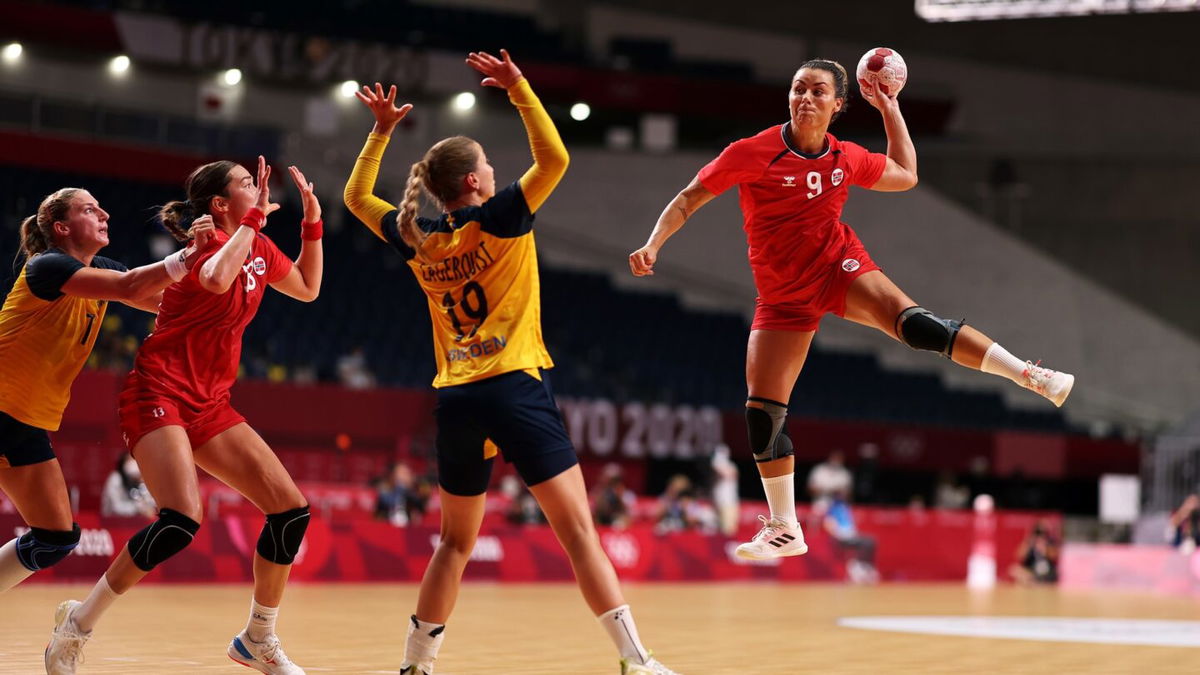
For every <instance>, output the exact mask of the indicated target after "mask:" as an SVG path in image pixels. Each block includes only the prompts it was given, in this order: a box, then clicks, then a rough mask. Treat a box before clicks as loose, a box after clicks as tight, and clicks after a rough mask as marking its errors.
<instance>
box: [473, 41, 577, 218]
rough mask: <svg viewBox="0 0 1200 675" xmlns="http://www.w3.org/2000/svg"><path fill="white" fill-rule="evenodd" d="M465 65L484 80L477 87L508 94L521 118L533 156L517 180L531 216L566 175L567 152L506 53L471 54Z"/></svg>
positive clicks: (543, 109)
mask: <svg viewBox="0 0 1200 675" xmlns="http://www.w3.org/2000/svg"><path fill="white" fill-rule="evenodd" d="M467 64H469V65H470V66H471V67H472V68H474V69H475V70H478V71H479V72H480V73H482V74H484V75H485V76H486V77H484V78H483V81H482V82H481V83H480V84H482V85H484V86H486V87H498V88H501V89H504V90H506V91H508V100H509V101H510V102H511V103H512V104H513V106H514V107H515V108H516V109H517V112H519V113H520V114H521V121H522V122H524V123H525V132H526V133H527V134H528V135H529V149H530V152H531V153H532V154H533V166H531V167H530V168H529V170H528V171H526V172H525V175H523V176H521V192H522V193H523V194H524V195H525V203H526V204H528V205H529V212H530V213H534V212H536V211H537V210H538V209H539V208H540V207H541V206H542V204H543V203H545V201H546V199H547V198H548V197H550V193H551V192H553V191H554V188H555V186H557V185H558V181H559V180H561V179H562V177H563V174H565V173H566V172H567V165H568V164H569V163H570V157H569V156H568V155H567V148H566V146H565V145H563V142H562V138H561V137H559V135H558V129H556V128H555V126H554V122H553V121H552V120H551V119H550V115H548V114H546V109H545V108H543V107H542V102H541V101H539V100H538V97H537V95H536V94H534V93H533V88H532V87H530V86H529V81H528V80H526V79H525V77H524V76H523V75H522V74H521V70H520V69H519V68H517V65H516V64H515V63H513V60H512V57H511V56H509V54H508V50H506V49H501V50H500V58H496V57H494V56H492V55H491V54H488V53H487V52H471V53H470V54H468V55H467Z"/></svg>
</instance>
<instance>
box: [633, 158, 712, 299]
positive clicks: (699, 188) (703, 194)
mask: <svg viewBox="0 0 1200 675" xmlns="http://www.w3.org/2000/svg"><path fill="white" fill-rule="evenodd" d="M715 196H716V195H714V194H713V193H711V192H709V191H708V188H706V187H704V185H703V184H701V183H700V177H699V176H696V177H695V178H693V179H692V182H690V183H688V185H687V187H685V188H683V190H681V191H680V192H679V194H677V195H675V198H674V199H672V200H671V203H670V204H667V208H665V209H663V212H662V215H660V216H659V217H658V222H657V223H655V224H654V229H653V230H652V231H651V232H650V238H649V239H647V240H646V245H645V246H643V247H641V248H639V249H638V250H636V251H634V252H633V253H630V254H629V271H630V272H633V276H635V277H644V276H650V275H652V274H654V263H655V262H656V261H657V260H658V251H659V249H661V248H662V246H663V244H665V243H667V240H668V239H670V238H671V235H673V234H675V233H676V232H678V231H679V228H681V227H683V224H684V223H686V222H687V220H688V218H691V217H692V214H693V213H695V212H696V211H697V210H698V209H699V208H700V207H701V206H704V205H705V204H707V203H709V202H710V201H712V198H713V197H715Z"/></svg>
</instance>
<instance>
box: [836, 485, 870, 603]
mask: <svg viewBox="0 0 1200 675" xmlns="http://www.w3.org/2000/svg"><path fill="white" fill-rule="evenodd" d="M829 499H830V501H829V508H828V509H827V510H826V511H825V520H824V521H823V522H824V525H825V531H826V532H828V533H829V535H830V536H831V537H833V538H834V540H835V541H837V543H838V545H839V546H841V547H842V549H843V550H849V551H851V553H852V555H851V557H850V559H849V560H847V561H846V576H847V577H849V579H850V581H851V583H855V584H873V583H876V582H878V581H879V572H878V571H877V570H876V569H875V538H874V537H871V536H868V535H865V534H860V533H859V531H858V527H857V526H856V525H855V524H854V512H853V511H851V510H850V503H849V502H848V501H847V499H846V492H845V491H838V492H835V493H833V494H832V495H830V498H829Z"/></svg>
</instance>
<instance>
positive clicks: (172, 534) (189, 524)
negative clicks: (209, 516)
mask: <svg viewBox="0 0 1200 675" xmlns="http://www.w3.org/2000/svg"><path fill="white" fill-rule="evenodd" d="M199 529H200V523H197V522H196V521H194V520H192V519H191V518H188V517H187V516H185V515H183V514H182V513H180V512H178V511H175V510H173V509H160V510H159V512H158V520H156V521H154V522H153V523H150V524H149V525H147V526H146V527H144V528H142V529H141V530H140V531H139V532H138V533H137V534H135V535H133V536H132V537H130V538H129V544H128V549H129V557H131V558H133V564H134V565H137V567H138V569H140V570H142V571H143V572H149V571H150V570H152V569H154V568H155V567H156V566H158V565H159V564H160V563H162V562H165V561H166V559H167V558H170V557H171V556H173V555H175V554H176V553H179V552H180V551H182V550H183V549H185V548H187V546H188V544H190V543H192V539H193V538H194V537H195V536H196V532H197V531H198V530H199Z"/></svg>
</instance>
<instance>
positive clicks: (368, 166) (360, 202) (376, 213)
mask: <svg viewBox="0 0 1200 675" xmlns="http://www.w3.org/2000/svg"><path fill="white" fill-rule="evenodd" d="M354 95H355V96H356V97H358V100H360V101H362V102H363V105H365V106H367V107H368V108H370V109H371V113H372V114H373V115H375V127H374V128H373V129H371V134H370V135H369V136H367V144H366V145H364V146H363V149H362V152H360V153H359V155H358V159H357V160H355V162H354V170H353V171H352V172H350V180H348V181H346V189H345V191H344V192H343V193H342V198H343V199H344V200H345V202H346V208H348V209H350V212H351V213H353V214H354V215H355V217H357V218H358V219H359V220H361V221H362V223H363V225H366V226H367V227H368V228H370V230H371V231H372V232H374V233H375V236H376V237H379V238H380V239H383V240H384V241H386V240H387V238H386V237H384V236H383V228H382V227H381V226H380V221H381V220H383V217H384V216H385V215H386V214H388V213H389V212H391V211H394V210H396V207H395V206H393V205H391V204H389V203H388V202H386V201H384V200H382V199H380V198H379V197H376V196H375V195H374V194H373V193H374V191H375V179H376V178H377V177H378V176H379V162H380V160H381V159H382V158H383V151H384V150H386V149H387V144H388V141H389V140H391V138H392V131H394V130H395V128H396V125H397V124H399V123H400V120H402V119H404V116H405V115H407V114H408V111H410V110H412V104H411V103H405V104H404V105H402V106H400V107H399V108H397V107H396V85H392V86H391V88H389V89H388V93H387V94H386V95H384V93H383V85H381V84H379V83H378V82H376V83H375V88H374V89H371V88H370V87H367V86H363V88H362V91H358V92H355V93H354Z"/></svg>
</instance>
